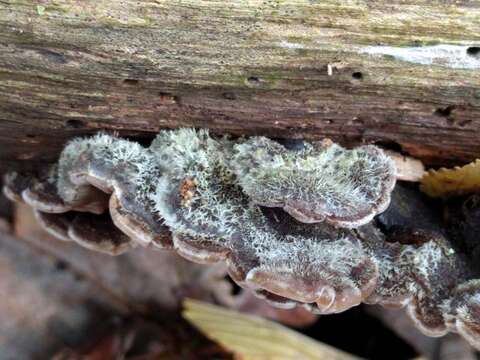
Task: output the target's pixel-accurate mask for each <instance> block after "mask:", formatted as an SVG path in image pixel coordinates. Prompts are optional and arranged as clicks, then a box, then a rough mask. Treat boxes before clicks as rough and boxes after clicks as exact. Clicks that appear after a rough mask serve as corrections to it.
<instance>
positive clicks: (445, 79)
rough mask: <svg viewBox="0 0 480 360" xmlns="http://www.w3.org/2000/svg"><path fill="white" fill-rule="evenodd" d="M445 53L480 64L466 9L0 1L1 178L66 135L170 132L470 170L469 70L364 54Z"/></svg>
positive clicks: (410, 4) (478, 11)
mask: <svg viewBox="0 0 480 360" xmlns="http://www.w3.org/2000/svg"><path fill="white" fill-rule="evenodd" d="M443 44H453V45H458V46H464V47H465V53H464V54H463V53H462V54H460V56H463V57H465V59H467V60H468V61H469V63H470V64H473V65H472V66H473V67H475V66H476V64H477V61H478V66H479V68H480V56H479V52H480V49H479V52H476V50H477V49H478V48H477V47H478V46H480V4H479V3H478V2H475V1H455V2H454V1H422V0H418V1H413V0H411V1H393V2H392V1H383V0H382V1H381V0H373V1H339V0H322V1H313V0H310V1H307V0H289V1H274V0H267V1H259V0H250V1H246V0H237V1H193V0H192V1H167V0H156V1H155V0H143V1H133V0H122V1H120V0H116V1H106V0H103V1H99V0H85V1H67V0H56V1H50V0H42V1H38V2H32V1H27V0H3V1H0V169H5V168H7V167H10V166H22V165H23V166H30V163H31V161H32V160H33V161H41V160H51V159H54V158H55V157H56V156H57V155H58V151H59V150H60V149H61V147H62V145H63V144H64V142H65V141H66V140H67V139H68V138H71V137H72V136H75V135H81V134H85V133H92V132H95V131H98V130H101V129H106V130H109V131H110V130H115V131H119V132H120V133H121V134H123V135H130V136H140V137H151V136H153V134H154V133H155V132H157V131H158V130H159V129H162V128H166V127H167V128H174V127H179V126H195V127H207V128H210V129H212V131H214V132H215V133H232V134H237V135H239V134H247V135H252V134H263V135H268V136H271V137H282V138H307V139H319V138H323V137H325V136H327V137H331V138H333V139H334V140H337V141H340V142H341V143H343V144H346V145H354V144H358V143H365V142H368V143H372V142H380V143H386V144H392V143H396V144H398V145H400V146H401V148H402V149H403V151H404V152H406V153H409V154H411V155H413V156H416V157H419V158H421V159H422V160H424V161H426V162H427V163H428V164H452V163H456V164H458V163H462V162H466V161H470V160H472V159H474V158H476V157H479V156H480V142H479V141H478V136H479V129H480V71H479V68H466V67H465V66H463V68H462V65H459V66H460V67H458V66H456V63H455V61H456V60H455V59H453V58H452V59H450V58H448V56H449V55H447V58H440V59H437V60H435V59H434V61H433V62H434V63H435V64H434V65H425V64H422V63H420V62H419V61H418V60H415V59H416V58H415V57H414V56H412V57H411V59H410V60H408V59H407V60H405V59H404V60H400V59H399V57H396V56H392V55H383V56H381V55H372V54H368V53H366V49H367V47H368V46H380V49H382V47H387V46H388V47H393V48H394V49H397V50H398V49H401V50H404V49H410V47H414V46H416V47H418V48H425V47H429V46H435V45H443ZM414 50H415V49H413V50H412V51H414ZM382 51H383V50H382ZM462 51H463V50H462ZM435 55H436V53H435V50H432V56H435ZM437 55H438V54H437ZM452 64H453V65H452Z"/></svg>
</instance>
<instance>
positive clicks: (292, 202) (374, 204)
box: [231, 137, 395, 228]
mask: <svg viewBox="0 0 480 360" xmlns="http://www.w3.org/2000/svg"><path fill="white" fill-rule="evenodd" d="M231 164H232V168H233V169H234V172H235V174H236V175H237V178H238V179H239V180H238V181H239V183H240V185H241V187H242V189H243V191H244V192H245V193H246V194H247V195H248V196H249V197H250V198H252V199H253V201H255V202H256V203H258V204H260V205H263V206H269V207H282V208H283V209H284V210H285V211H286V212H288V213H289V214H290V215H292V216H293V217H295V218H296V219H298V220H299V221H302V222H306V223H313V222H323V221H325V222H327V223H330V224H333V225H337V226H341V227H347V228H354V227H358V226H360V225H364V224H366V223H368V222H369V221H370V220H372V218H373V217H374V216H375V215H376V214H378V213H380V212H382V211H384V210H385V209H386V208H387V206H388V204H389V201H390V196H389V194H390V192H391V191H392V189H393V186H394V185H395V176H394V174H395V168H394V164H393V162H392V161H391V160H390V158H389V157H387V156H386V155H385V154H384V153H383V152H382V151H381V150H380V149H379V148H377V147H375V146H362V147H359V148H356V149H353V150H345V149H343V148H341V147H340V146H338V145H336V144H333V143H331V142H325V141H324V142H316V143H311V144H306V145H305V146H304V148H303V149H301V150H297V151H295V150H293V151H292V150H287V149H286V148H285V147H283V146H282V145H280V144H279V143H277V142H274V141H272V140H270V139H267V138H264V137H255V138H251V139H249V140H247V141H245V142H243V143H240V144H236V145H235V146H234V154H233V157H232V159H231Z"/></svg>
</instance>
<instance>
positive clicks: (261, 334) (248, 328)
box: [183, 299, 360, 360]
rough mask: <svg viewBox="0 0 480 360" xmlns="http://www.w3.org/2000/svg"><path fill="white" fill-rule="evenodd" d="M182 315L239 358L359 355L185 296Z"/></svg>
mask: <svg viewBox="0 0 480 360" xmlns="http://www.w3.org/2000/svg"><path fill="white" fill-rule="evenodd" d="M183 317H184V318H186V319H187V320H188V321H190V322H191V323H192V324H193V325H195V326H196V327H197V328H198V329H199V330H201V331H202V332H203V333H204V334H205V335H206V336H207V337H208V338H210V339H211V340H213V341H216V342H218V343H219V344H221V345H222V346H224V347H225V348H226V349H227V350H230V351H232V352H234V353H235V355H237V356H239V359H242V360H353V359H360V358H358V357H355V356H353V355H350V354H348V353H346V352H343V351H340V350H338V349H335V348H333V347H331V346H328V345H325V344H323V343H320V342H318V341H315V340H313V339H311V338H309V337H306V336H304V335H302V334H300V333H298V332H296V331H293V330H290V329H288V328H286V327H284V326H282V325H279V324H277V323H274V322H271V321H268V320H265V319H262V318H259V317H256V316H251V315H245V314H241V313H239V312H236V311H232V310H227V309H224V308H222V307H219V306H215V305H211V304H207V303H203V302H201V301H196V300H190V299H187V300H185V302H184V311H183Z"/></svg>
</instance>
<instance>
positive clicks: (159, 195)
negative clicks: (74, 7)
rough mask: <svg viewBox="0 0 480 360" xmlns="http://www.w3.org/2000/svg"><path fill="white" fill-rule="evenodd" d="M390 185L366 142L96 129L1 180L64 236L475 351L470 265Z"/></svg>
mask: <svg viewBox="0 0 480 360" xmlns="http://www.w3.org/2000/svg"><path fill="white" fill-rule="evenodd" d="M395 184H396V170H395V165H394V163H393V161H392V160H391V159H390V158H389V157H388V156H387V155H385V154H384V152H383V151H382V150H381V149H379V148H377V147H375V146H362V147H359V148H355V149H351V150H347V149H344V148H342V147H340V146H338V145H336V144H333V143H332V142H330V141H322V142H313V143H303V144H302V146H300V147H292V146H286V145H282V144H281V143H279V142H276V141H273V140H270V139H267V138H264V137H252V138H248V139H245V138H240V139H231V138H228V137H223V138H213V137H211V136H210V135H209V134H208V132H207V131H205V130H193V129H179V130H165V131H162V132H160V134H159V135H158V136H157V138H156V139H155V140H154V141H153V142H152V144H151V145H150V146H149V147H148V148H147V147H143V146H141V145H139V144H137V143H135V142H132V141H127V140H124V139H120V138H118V137H115V136H109V135H105V134H99V135H96V136H93V137H90V138H82V139H75V140H73V141H71V142H70V143H68V144H67V146H66V147H65V149H64V150H63V152H62V154H61V156H60V158H59V160H58V162H57V163H56V164H54V165H52V166H51V167H50V168H49V169H44V170H43V171H42V172H41V173H37V174H35V175H32V174H22V173H19V172H12V173H9V174H7V176H6V177H5V179H4V193H5V194H6V195H7V197H9V198H10V199H11V200H13V201H22V202H25V203H27V204H28V205H30V206H31V207H32V208H33V209H34V210H35V214H36V216H37V219H38V221H39V223H40V224H41V225H42V226H43V227H44V228H45V229H46V230H47V231H48V232H50V233H51V234H52V235H54V236H55V237H57V238H59V239H61V240H66V241H75V242H77V243H79V244H80V245H82V246H85V247H87V248H90V249H93V250H97V251H101V252H105V253H108V254H112V255H116V254H120V253H123V252H125V251H127V250H129V249H131V248H134V247H136V246H150V247H152V248H159V249H169V250H173V251H176V252H177V253H178V254H179V255H181V256H183V257H185V258H187V259H190V260H191V261H194V262H199V263H212V262H219V261H222V262H225V263H226V265H227V267H228V272H229V275H230V276H231V278H232V279H233V280H234V281H235V282H236V283H238V284H239V285H240V286H241V287H243V288H246V289H249V290H251V291H253V292H254V293H255V294H256V295H257V296H259V297H262V298H264V299H265V300H266V301H268V302H270V303H272V304H274V305H275V306H278V307H281V308H293V307H295V306H303V307H305V308H307V309H309V310H311V311H312V312H315V313H319V314H330V313H337V312H341V311H345V310H347V309H349V308H351V307H353V306H356V305H358V304H360V303H362V302H363V303H368V304H380V305H383V306H386V307H406V309H407V312H408V314H409V315H410V317H411V318H412V319H413V320H414V321H415V324H416V326H417V327H418V328H419V329H420V330H422V331H423V332H424V333H425V334H428V335H431V336H441V335H444V334H446V333H447V332H448V331H455V332H459V333H460V334H461V335H462V336H463V337H465V338H466V339H467V340H468V341H469V342H470V343H471V344H473V345H474V346H476V347H477V348H479V347H480V275H479V273H478V272H476V271H475V270H473V269H474V268H475V267H474V266H472V265H471V263H472V259H471V258H470V257H469V256H468V254H466V253H462V252H461V251H460V250H459V249H458V248H457V247H456V246H455V244H453V243H452V242H451V241H450V238H449V234H448V232H447V231H443V228H442V226H440V225H439V220H438V219H437V218H436V217H435V216H433V215H431V213H430V212H429V211H427V210H425V211H423V209H424V207H425V203H424V199H423V198H422V196H421V195H420V194H419V193H418V192H415V191H411V189H409V188H408V187H405V186H403V185H401V184H397V186H395Z"/></svg>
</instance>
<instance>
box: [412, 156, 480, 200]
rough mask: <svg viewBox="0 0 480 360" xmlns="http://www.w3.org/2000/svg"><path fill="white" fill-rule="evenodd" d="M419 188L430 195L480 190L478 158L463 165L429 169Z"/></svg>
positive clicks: (442, 195) (448, 194)
mask: <svg viewBox="0 0 480 360" xmlns="http://www.w3.org/2000/svg"><path fill="white" fill-rule="evenodd" d="M420 189H421V190H422V191H423V192H424V193H426V194H427V195H429V196H431V197H447V196H452V195H461V194H468V193H474V192H479V191H480V160H476V161H474V162H472V163H470V164H468V165H465V166H463V167H458V166H457V167H455V168H453V169H445V168H441V169H439V170H429V171H428V173H427V174H426V175H425V176H424V177H423V178H422V180H421V185H420Z"/></svg>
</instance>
